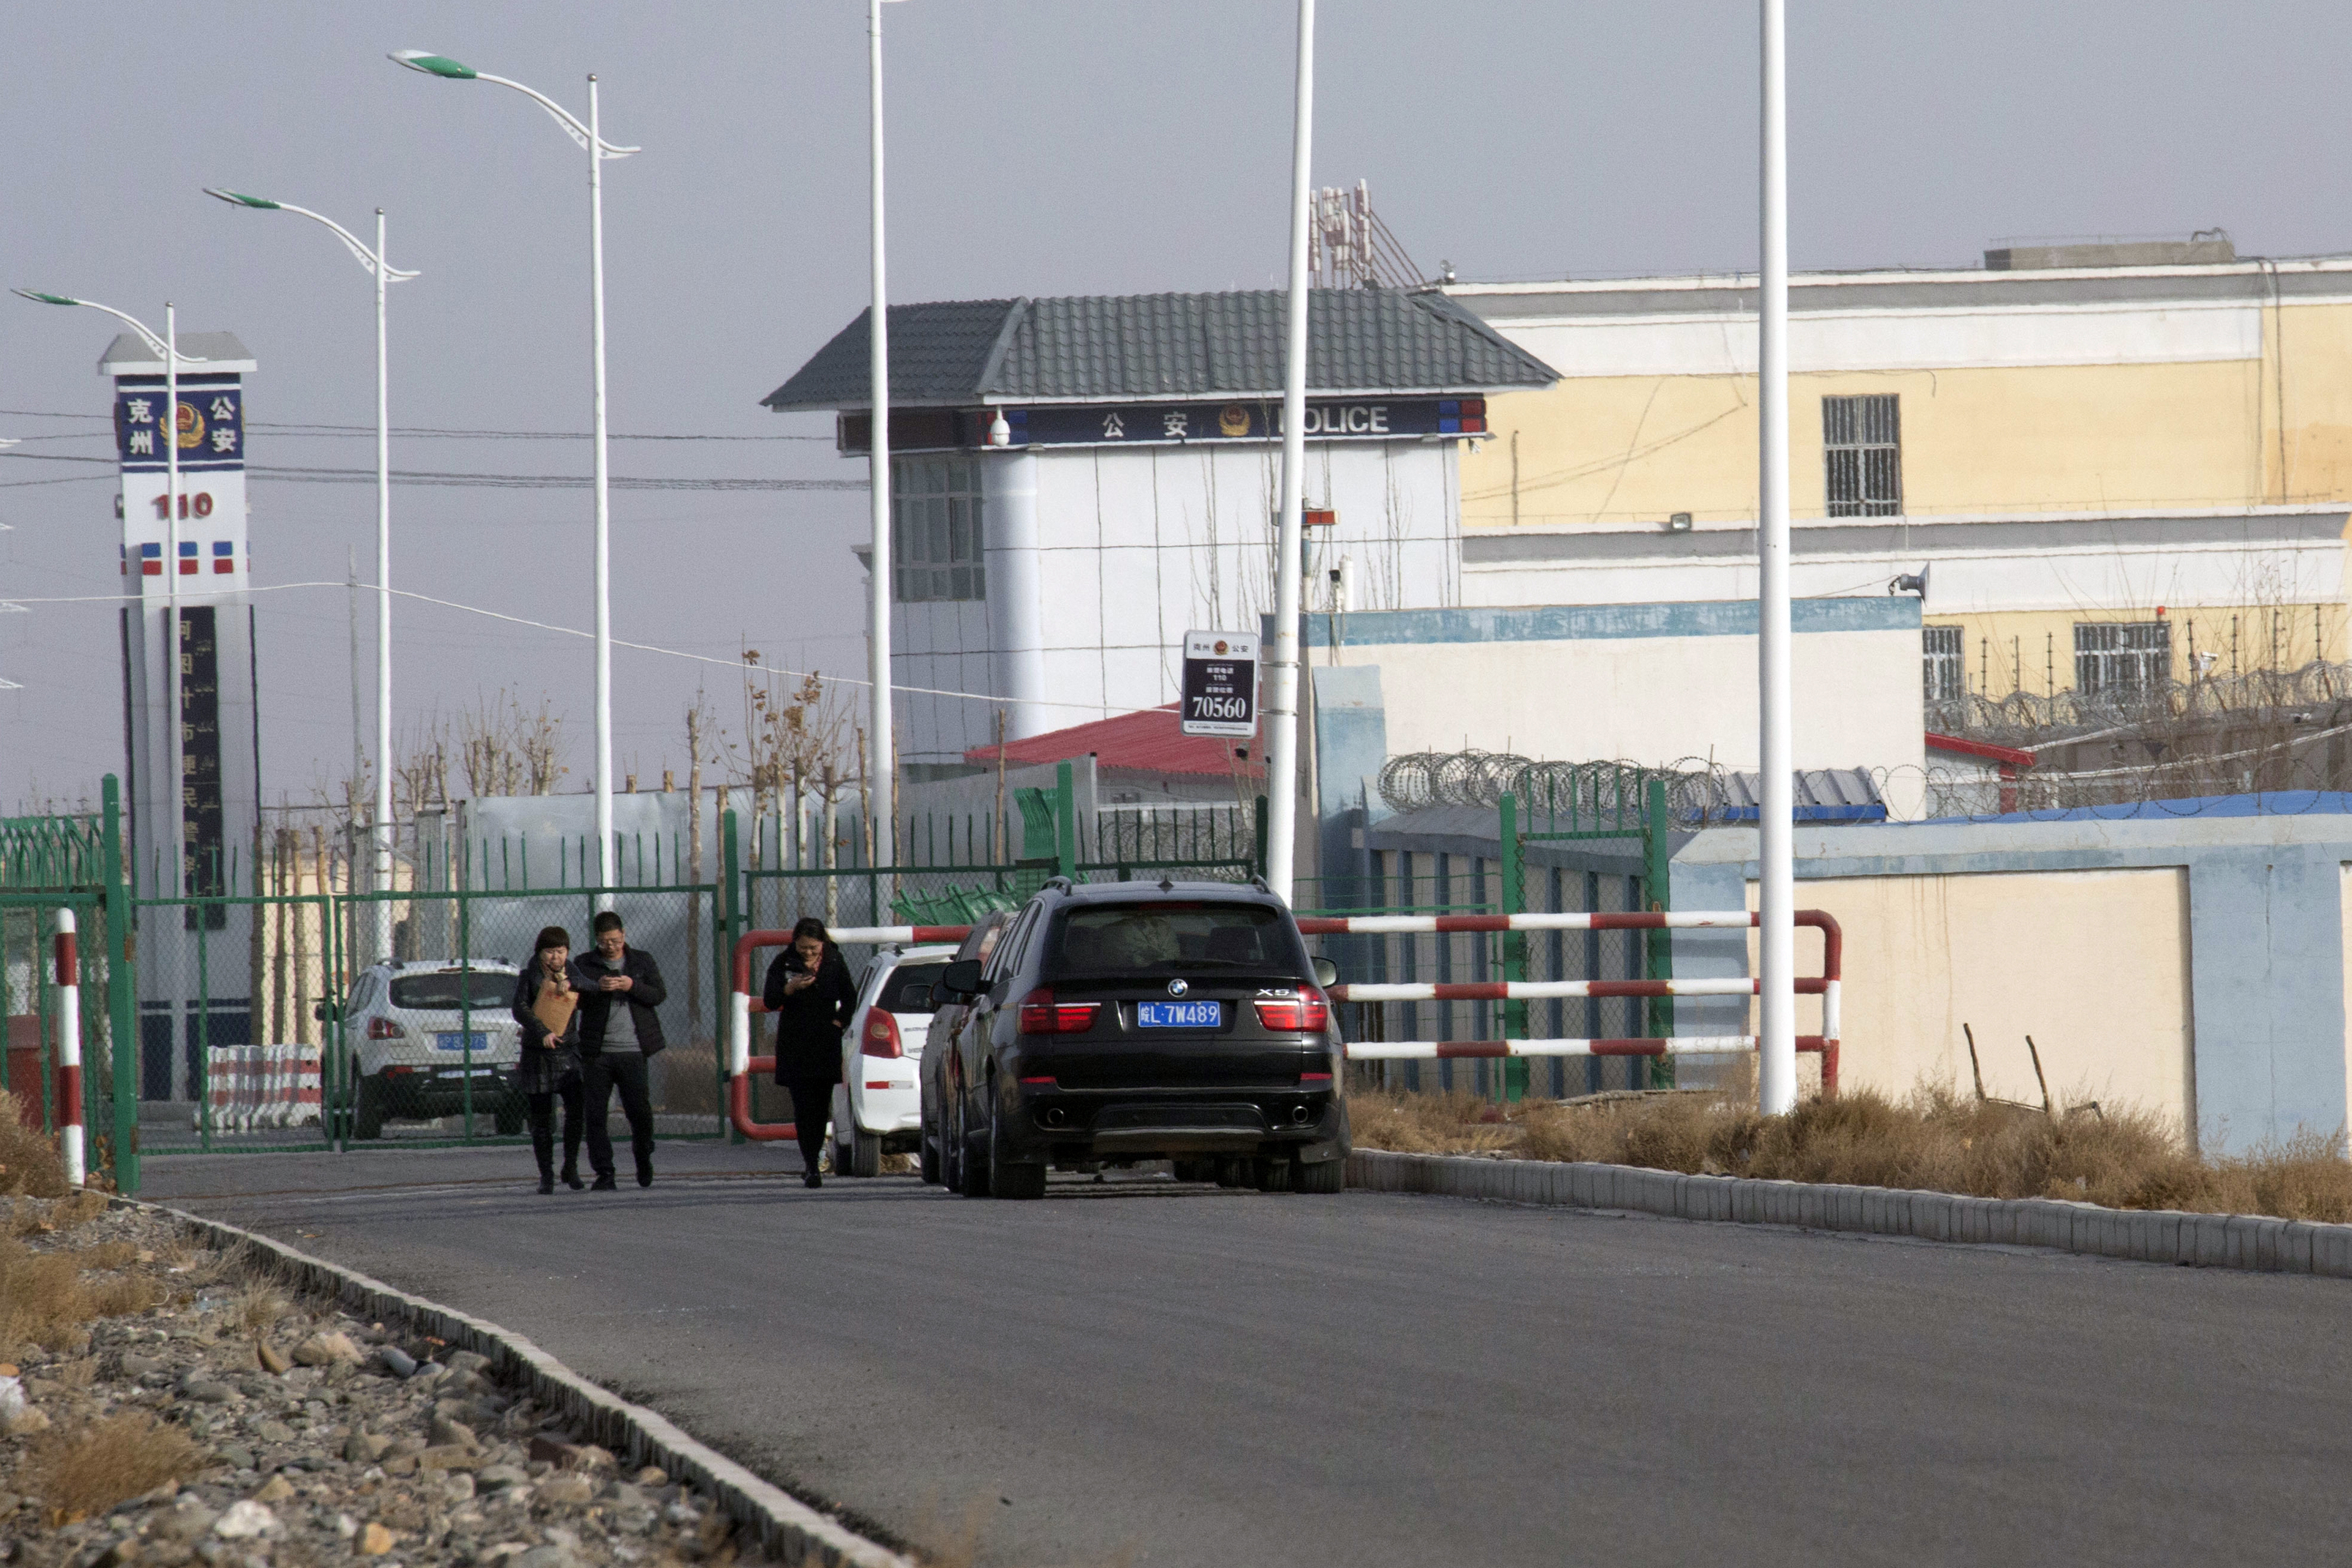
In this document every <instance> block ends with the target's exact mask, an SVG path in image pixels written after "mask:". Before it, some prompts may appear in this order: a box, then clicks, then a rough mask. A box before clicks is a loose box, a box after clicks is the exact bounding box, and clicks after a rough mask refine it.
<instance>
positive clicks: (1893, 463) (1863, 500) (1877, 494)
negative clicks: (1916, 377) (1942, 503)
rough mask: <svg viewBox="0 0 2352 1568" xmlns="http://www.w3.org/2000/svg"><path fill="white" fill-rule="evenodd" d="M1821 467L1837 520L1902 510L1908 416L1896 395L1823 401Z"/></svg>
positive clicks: (1832, 398)
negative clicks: (1904, 438) (1906, 416)
mask: <svg viewBox="0 0 2352 1568" xmlns="http://www.w3.org/2000/svg"><path fill="white" fill-rule="evenodd" d="M1822 468H1823V473H1824V476H1825V478H1826V479H1827V480H1828V493H1829V506H1830V515H1831V516H1832V517H1897V516H1900V515H1901V514H1902V511H1903V415H1902V409H1901V405H1900V401H1899V399H1897V398H1895V396H1893V395H1883V396H1871V397H1824V398H1822Z"/></svg>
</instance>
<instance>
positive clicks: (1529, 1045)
mask: <svg viewBox="0 0 2352 1568" xmlns="http://www.w3.org/2000/svg"><path fill="white" fill-rule="evenodd" d="M1831 1045H1832V1042H1830V1041H1828V1040H1825V1039H1823V1038H1822V1037H1821V1036H1819V1035H1800V1036H1798V1037H1797V1049H1799V1050H1800V1051H1812V1052H1816V1053H1821V1054H1823V1055H1826V1053H1827V1052H1828V1050H1829V1048H1830V1046H1831ZM1755 1048H1756V1037H1755V1036H1753V1035H1670V1036H1667V1037H1664V1038H1657V1037H1652V1038H1644V1039H1615V1040H1351V1041H1349V1045H1348V1059H1349V1061H1351V1062H1442V1061H1454V1060H1459V1059H1461V1058H1465V1057H1695V1056H1696V1057H1719V1056H1732V1055H1736V1054H1738V1053H1739V1052H1742V1051H1752V1050H1754V1049H1755ZM1825 1065H1826V1064H1825Z"/></svg>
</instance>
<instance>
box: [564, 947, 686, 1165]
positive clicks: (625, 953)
mask: <svg viewBox="0 0 2352 1568" xmlns="http://www.w3.org/2000/svg"><path fill="white" fill-rule="evenodd" d="M595 931H596V946H595V948H594V950H593V951H592V952H590V953H589V954H588V955H587V956H586V957H585V958H583V959H581V960H579V961H578V968H579V971H580V973H581V975H582V976H583V984H582V986H581V992H580V1024H579V1029H580V1058H581V1068H582V1077H583V1079H584V1080H585V1082H584V1085H583V1087H584V1088H585V1089H586V1090H587V1094H586V1099H587V1102H588V1103H587V1106H586V1110H587V1118H586V1120H587V1122H588V1163H590V1164H592V1165H593V1166H595V1167H596V1183H595V1185H594V1187H593V1188H592V1189H591V1190H592V1191H595V1192H600V1193H609V1192H611V1191H613V1190H614V1187H615V1185H616V1184H615V1183H614V1180H613V1136H612V1133H611V1132H610V1131H608V1130H607V1129H606V1127H605V1125H604V1118H605V1115H606V1113H607V1112H608V1111H609V1110H611V1109H612V1103H613V1091H614V1089H619V1090H620V1091H621V1110H623V1111H624V1112H625V1114H626V1115H627V1116H628V1119H629V1144H630V1148H631V1150H632V1152H635V1155H636V1157H637V1185H639V1186H641V1187H650V1186H652V1185H653V1184H654V1107H653V1098H652V1096H651V1095H650V1094H649V1093H648V1092H647V1089H646V1063H647V1062H648V1061H649V1060H650V1059H651V1058H652V1057H653V1055H654V1053H655V1052H656V1051H658V1050H660V1049H661V1048H662V1045H663V1041H662V1030H661V1015H660V1014H659V1013H658V1012H656V1008H658V1007H659V1006H660V1005H662V1003H663V1001H664V1000H665V999H666V998H667V996H668V994H669V989H668V987H667V986H665V985H664V984H662V975H661V966H660V965H659V964H657V963H655V962H654V955H653V954H652V953H650V952H646V951H644V950H643V949H641V948H635V947H631V946H630V945H629V939H628V935H627V933H626V932H625V931H623V930H622V929H621V917H620V916H619V915H618V914H617V913H615V912H614V911H613V910H604V912H603V913H602V914H600V915H598V916H597V917H596V921H595Z"/></svg>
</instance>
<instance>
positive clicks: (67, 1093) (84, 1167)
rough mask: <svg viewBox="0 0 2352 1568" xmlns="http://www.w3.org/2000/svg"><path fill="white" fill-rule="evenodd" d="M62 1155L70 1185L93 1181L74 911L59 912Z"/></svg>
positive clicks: (59, 1048)
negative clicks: (85, 1141) (84, 1117)
mask: <svg viewBox="0 0 2352 1568" xmlns="http://www.w3.org/2000/svg"><path fill="white" fill-rule="evenodd" d="M55 952H56V958H57V965H58V1063H57V1067H58V1077H57V1112H58V1153H60V1154H62V1155H63V1156H64V1157H65V1166H66V1184H67V1185H68V1186H74V1187H78V1186H80V1185H81V1184H83V1183H84V1182H85V1181H87V1180H88V1179H89V1166H88V1162H87V1156H86V1155H85V1153H84V1152H83V1149H82V1129H81V952H80V949H79V945H78V944H77V942H76V941H75V931H74V912H73V911H72V910H58V934H57V937H56V942H55Z"/></svg>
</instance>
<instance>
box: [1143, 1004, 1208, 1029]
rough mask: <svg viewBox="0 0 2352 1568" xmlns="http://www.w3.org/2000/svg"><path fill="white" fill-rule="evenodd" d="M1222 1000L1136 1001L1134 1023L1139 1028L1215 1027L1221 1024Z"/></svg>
mask: <svg viewBox="0 0 2352 1568" xmlns="http://www.w3.org/2000/svg"><path fill="white" fill-rule="evenodd" d="M1224 1021H1225V1005H1224V1004H1223V1002H1138V1003H1137V1004H1136V1005H1135V1024H1136V1027H1138V1028H1140V1029H1215V1028H1221V1027H1223V1025H1224Z"/></svg>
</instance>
